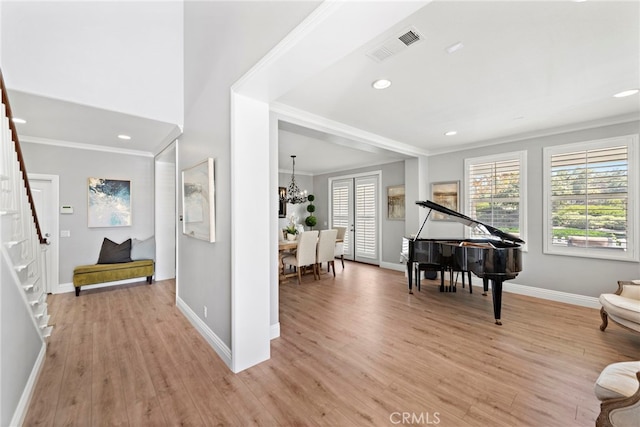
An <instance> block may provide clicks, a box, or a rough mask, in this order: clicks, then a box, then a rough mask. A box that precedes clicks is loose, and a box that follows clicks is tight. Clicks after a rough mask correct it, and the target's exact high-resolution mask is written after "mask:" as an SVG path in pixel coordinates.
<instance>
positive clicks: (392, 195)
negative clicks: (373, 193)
mask: <svg viewBox="0 0 640 427" xmlns="http://www.w3.org/2000/svg"><path fill="white" fill-rule="evenodd" d="M387 219H404V185H394V186H391V187H387Z"/></svg>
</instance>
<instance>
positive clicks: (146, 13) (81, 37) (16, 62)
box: [0, 1, 184, 124]
mask: <svg viewBox="0 0 640 427" xmlns="http://www.w3.org/2000/svg"><path fill="white" fill-rule="evenodd" d="M182 18H183V15H182V2H179V1H141V2H134V1H104V2H94V1H91V2H80V1H69V2H64V1H55V2H46V1H38V2H32V1H24V2H23V1H15V2H14V1H8V2H6V1H3V2H2V15H1V22H0V24H1V25H0V27H1V28H2V31H1V32H2V40H1V43H2V46H1V51H0V52H1V53H2V56H1V57H0V59H1V62H2V64H3V72H4V74H5V80H6V81H11V88H12V89H15V90H20V91H24V92H28V93H34V94H38V95H41V96H46V97H50V98H56V99H62V100H67V101H71V102H75V103H78V104H83V105H90V106H94V107H100V108H104V109H107V110H113V111H119V112H123V113H128V114H131V115H135V116H140V117H146V118H151V119H155V120H159V121H164V122H168V123H177V124H182V119H183V80H184V79H183V64H182V58H183V43H182V40H183V39H182V37H183V19H182Z"/></svg>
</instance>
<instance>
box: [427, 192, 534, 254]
mask: <svg viewBox="0 0 640 427" xmlns="http://www.w3.org/2000/svg"><path fill="white" fill-rule="evenodd" d="M416 205H419V206H422V207H423V208H428V209H433V210H435V211H438V212H440V213H442V214H444V215H447V216H448V217H449V218H451V219H452V220H454V221H456V222H458V223H460V224H463V225H466V226H468V227H471V228H478V229H479V230H481V231H484V232H485V233H486V234H490V235H492V236H495V237H497V238H499V239H500V240H502V241H507V242H511V243H524V240H522V239H520V238H519V237H517V236H514V235H513V234H509V233H506V232H504V231H502V230H498V229H497V228H495V227H493V226H491V225H489V224H485V223H483V222H480V221H477V220H475V219H472V218H469V217H468V216H466V215H463V214H461V213H460V212H456V211H454V210H451V209H449V208H447V207H444V206H442V205H439V204H437V203H434V202H432V201H431V200H425V201H424V202H422V201H417V202H416ZM429 213H431V212H429ZM428 218H429V216H428V215H427V218H426V219H425V223H426V221H427V219H428ZM422 227H424V223H423V224H422ZM422 227H420V231H422ZM420 231H418V234H416V239H417V238H418V236H419V235H420Z"/></svg>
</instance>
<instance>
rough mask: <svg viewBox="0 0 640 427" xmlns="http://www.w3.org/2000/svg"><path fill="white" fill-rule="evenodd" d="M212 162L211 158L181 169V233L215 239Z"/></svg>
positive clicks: (199, 237) (198, 237)
mask: <svg viewBox="0 0 640 427" xmlns="http://www.w3.org/2000/svg"><path fill="white" fill-rule="evenodd" d="M214 189H215V186H214V162H213V159H212V158H208V159H207V160H205V161H203V162H200V163H198V164H197V165H195V166H192V167H190V168H188V169H184V170H183V171H182V233H183V234H186V235H187V236H190V237H194V238H196V239H201V240H206V241H208V242H215V241H216V221H215V199H214V196H215V191H214Z"/></svg>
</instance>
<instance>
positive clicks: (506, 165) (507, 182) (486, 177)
mask: <svg viewBox="0 0 640 427" xmlns="http://www.w3.org/2000/svg"><path fill="white" fill-rule="evenodd" d="M468 186H469V191H468V194H469V212H470V215H469V216H471V217H472V218H474V219H477V220H478V221H481V222H483V223H485V224H489V225H492V226H494V227H496V228H498V229H499V230H502V231H505V232H507V233H510V234H514V235H519V234H520V161H519V160H518V159H513V160H506V161H500V162H489V163H478V164H473V165H471V166H470V167H469V182H468Z"/></svg>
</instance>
